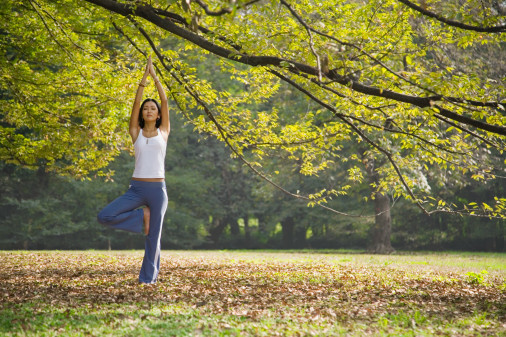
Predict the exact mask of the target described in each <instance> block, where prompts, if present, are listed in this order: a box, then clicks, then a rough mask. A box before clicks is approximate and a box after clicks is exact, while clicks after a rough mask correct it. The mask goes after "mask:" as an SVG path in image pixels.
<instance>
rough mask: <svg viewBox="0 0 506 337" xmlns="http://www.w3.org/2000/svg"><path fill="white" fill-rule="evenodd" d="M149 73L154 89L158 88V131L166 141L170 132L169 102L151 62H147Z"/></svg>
mask: <svg viewBox="0 0 506 337" xmlns="http://www.w3.org/2000/svg"><path fill="white" fill-rule="evenodd" d="M149 74H150V75H151V77H153V80H154V82H155V86H156V90H158V95H159V96H160V106H161V110H162V111H161V112H160V113H161V117H162V122H161V123H160V127H159V129H160V131H161V133H162V136H163V138H164V139H165V141H167V138H168V137H169V133H170V119H169V104H168V101H167V95H166V94H165V90H164V89H163V86H162V83H161V82H160V80H159V79H158V76H156V72H155V68H154V67H153V63H149Z"/></svg>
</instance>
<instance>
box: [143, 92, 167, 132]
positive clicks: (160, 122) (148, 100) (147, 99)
mask: <svg viewBox="0 0 506 337" xmlns="http://www.w3.org/2000/svg"><path fill="white" fill-rule="evenodd" d="M147 102H153V103H155V105H156V108H157V109H158V113H159V114H161V112H162V107H161V106H160V103H158V102H157V101H156V100H154V99H152V98H146V99H145V100H144V102H142V104H141V109H140V110H139V126H140V127H141V129H143V128H144V118H142V109H143V108H144V104H146V103H147ZM160 124H162V115H160V118H157V119H156V127H157V128H158V127H160Z"/></svg>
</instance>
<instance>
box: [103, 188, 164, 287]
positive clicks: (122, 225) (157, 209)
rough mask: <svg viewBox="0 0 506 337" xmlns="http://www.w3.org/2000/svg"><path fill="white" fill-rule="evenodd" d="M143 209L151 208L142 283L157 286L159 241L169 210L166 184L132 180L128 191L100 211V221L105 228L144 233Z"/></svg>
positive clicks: (140, 279) (140, 276)
mask: <svg viewBox="0 0 506 337" xmlns="http://www.w3.org/2000/svg"><path fill="white" fill-rule="evenodd" d="M141 206H148V207H149V210H150V216H151V217H150V220H149V234H148V235H147V236H146V243H145V252H144V259H143V261H142V267H141V271H140V273H139V282H142V283H155V282H156V279H157V277H158V272H159V270H160V249H161V247H160V238H161V235H162V224H163V217H164V215H165V211H166V210H167V189H166V187H165V182H146V181H137V180H131V181H130V186H129V188H128V191H127V192H126V193H125V194H123V195H122V196H120V197H119V198H117V199H116V200H114V201H113V202H111V203H110V204H109V205H107V206H106V207H105V208H104V209H103V210H102V211H100V213H99V214H98V217H97V218H98V222H100V223H101V224H102V225H106V226H109V227H111V228H114V229H121V230H125V231H129V232H134V233H142V226H143V223H144V211H143V210H142V209H140V208H139V207H141Z"/></svg>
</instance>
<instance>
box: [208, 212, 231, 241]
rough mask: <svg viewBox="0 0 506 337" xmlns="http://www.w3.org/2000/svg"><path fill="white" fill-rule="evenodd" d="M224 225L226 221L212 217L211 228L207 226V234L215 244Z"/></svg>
mask: <svg viewBox="0 0 506 337" xmlns="http://www.w3.org/2000/svg"><path fill="white" fill-rule="evenodd" d="M226 225H227V222H226V221H221V219H219V218H214V217H213V222H212V223H211V228H209V236H210V238H211V241H212V242H213V243H214V244H215V245H216V244H218V241H219V240H220V237H221V234H222V233H223V230H224V229H225V226H226Z"/></svg>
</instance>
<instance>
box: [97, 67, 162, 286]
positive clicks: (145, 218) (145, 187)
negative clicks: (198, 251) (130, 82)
mask: <svg viewBox="0 0 506 337" xmlns="http://www.w3.org/2000/svg"><path fill="white" fill-rule="evenodd" d="M149 75H151V77H152V78H153V81H154V82H155V85H156V89H157V90H158V94H159V96H160V104H159V103H158V102H157V101H155V100H154V99H151V98H148V99H146V100H144V102H142V104H140V102H141V99H142V93H143V91H144V87H145V86H146V81H147V78H148V76H149ZM129 132H130V136H131V137H132V142H133V144H134V148H135V169H134V173H133V175H132V180H131V181H130V186H129V188H128V191H127V192H126V193H125V194H123V195H122V196H120V197H119V198H117V199H116V200H114V201H113V202H111V203H110V204H109V205H107V206H106V207H105V208H104V209H103V210H102V211H101V212H100V213H99V214H98V221H99V222H100V223H101V224H103V225H107V226H110V227H112V228H116V229H122V230H126V231H130V232H135V233H142V232H144V234H145V235H146V243H145V252H144V259H143V261H142V267H141V271H140V273H139V282H140V283H142V284H151V283H155V282H156V279H157V277H158V272H159V269H160V238H161V234H162V223H163V217H164V215H165V211H166V210H167V190H166V187H165V166H164V162H165V152H166V147H167V138H168V137H169V132H170V121H169V108H168V104H167V96H166V95H165V91H164V90H163V87H162V84H161V83H160V81H159V80H158V77H157V76H156V73H155V70H154V68H153V63H152V62H151V57H149V58H148V64H147V66H146V71H145V72H144V76H143V77H142V80H141V82H140V83H139V87H138V88H137V93H136V95H135V101H134V105H133V107H132V114H131V116H130V126H129ZM141 206H145V207H144V208H139V207H141Z"/></svg>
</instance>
